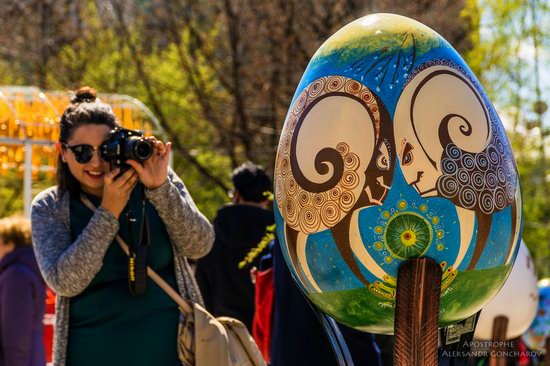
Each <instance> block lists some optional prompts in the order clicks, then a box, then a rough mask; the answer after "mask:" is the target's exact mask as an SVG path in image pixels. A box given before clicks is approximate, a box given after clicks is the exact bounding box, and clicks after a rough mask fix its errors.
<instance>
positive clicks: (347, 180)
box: [341, 170, 359, 190]
mask: <svg viewBox="0 0 550 366" xmlns="http://www.w3.org/2000/svg"><path fill="white" fill-rule="evenodd" d="M341 184H342V188H344V189H349V190H351V189H354V188H355V187H357V186H358V185H359V174H357V173H356V172H354V171H351V170H348V171H346V172H344V176H343V178H342V182H341Z"/></svg>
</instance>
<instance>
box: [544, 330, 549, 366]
mask: <svg viewBox="0 0 550 366" xmlns="http://www.w3.org/2000/svg"><path fill="white" fill-rule="evenodd" d="M544 364H545V365H549V366H550V337H546V355H545V356H544Z"/></svg>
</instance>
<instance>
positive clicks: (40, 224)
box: [31, 171, 214, 366]
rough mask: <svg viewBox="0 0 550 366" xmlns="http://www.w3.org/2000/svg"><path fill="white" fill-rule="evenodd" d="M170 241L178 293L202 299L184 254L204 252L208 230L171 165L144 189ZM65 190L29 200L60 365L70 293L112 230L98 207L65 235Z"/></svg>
mask: <svg viewBox="0 0 550 366" xmlns="http://www.w3.org/2000/svg"><path fill="white" fill-rule="evenodd" d="M145 195H146V197H147V199H148V200H149V202H151V204H152V205H153V206H154V207H155V209H156V210H157V212H158V214H159V216H160V218H161V219H162V221H163V223H164V225H165V227H166V230H167V231H168V234H169V236H170V239H171V241H172V249H173V252H174V267H175V272H176V279H177V283H178V291H179V293H180V294H181V295H182V296H183V297H184V298H185V299H188V300H191V301H195V302H199V303H202V298H201V295H200V291H199V290H198V287H197V285H196V282H195V278H194V276H193V272H192V270H191V268H190V266H189V263H188V262H187V259H186V257H187V258H193V259H195V258H200V257H203V256H205V255H206V254H207V253H208V252H209V251H210V249H211V248H212V243H213V241H214V231H213V229H212V226H211V225H210V223H209V222H208V220H207V219H206V218H205V217H204V216H203V215H202V214H201V213H200V211H199V210H198V209H197V207H196V206H195V203H194V202H193V200H192V198H191V196H190V195H189V193H188V192H187V189H186V188H185V185H184V184H183V182H182V181H181V180H180V179H179V177H178V176H177V175H176V174H175V173H173V172H172V171H170V172H169V174H168V180H167V181H166V182H165V183H164V184H163V185H162V186H160V187H159V188H157V189H154V190H146V193H145ZM69 204H70V198H69V194H68V193H65V194H63V195H61V194H60V192H59V190H58V188H57V187H51V188H48V189H46V190H44V191H42V192H41V193H39V194H38V195H37V196H36V197H35V199H34V200H33V203H32V208H31V219H32V238H33V245H34V251H35V253H36V259H37V261H38V265H39V267H40V271H41V272H42V275H43V276H44V279H45V280H46V283H47V284H48V286H50V288H52V289H53V290H54V291H55V292H56V293H57V302H56V309H55V311H56V321H55V335H54V365H55V366H64V365H65V355H66V348H67V341H68V332H69V305H70V298H71V297H73V296H76V295H78V294H80V293H81V292H82V291H84V290H85V289H86V287H87V286H88V285H89V284H90V282H91V281H92V280H93V278H94V277H95V275H96V274H97V273H98V272H99V270H100V269H101V267H102V265H103V257H104V256H105V253H106V252H107V249H108V248H109V246H110V245H111V242H112V241H113V240H114V237H115V235H116V234H117V232H118V228H119V224H118V220H117V219H116V218H115V216H114V215H113V214H111V213H110V212H109V211H107V210H105V209H103V208H101V207H100V208H98V209H97V210H96V212H95V213H94V215H93V216H92V218H91V219H90V222H89V223H88V225H87V226H86V228H85V229H84V230H83V231H82V233H81V234H80V235H79V236H78V238H77V239H76V241H74V242H72V240H71V227H70V212H69V207H70V205H69Z"/></svg>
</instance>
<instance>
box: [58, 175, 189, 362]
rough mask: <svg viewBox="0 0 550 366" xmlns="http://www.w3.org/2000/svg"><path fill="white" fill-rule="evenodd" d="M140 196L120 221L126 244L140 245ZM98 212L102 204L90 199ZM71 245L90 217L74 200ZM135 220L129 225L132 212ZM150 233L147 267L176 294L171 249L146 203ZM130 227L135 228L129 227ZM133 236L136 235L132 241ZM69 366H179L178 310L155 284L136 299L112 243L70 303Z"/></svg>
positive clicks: (125, 266)
mask: <svg viewBox="0 0 550 366" xmlns="http://www.w3.org/2000/svg"><path fill="white" fill-rule="evenodd" d="M142 191H143V189H142V188H141V187H140V186H138V187H137V188H136V189H134V191H133V192H132V195H131V197H130V200H129V202H128V204H127V205H126V208H125V209H124V211H123V212H122V214H121V215H120V218H119V223H120V229H119V234H120V235H121V236H122V238H123V239H124V240H125V241H126V242H127V243H128V244H131V243H132V242H133V243H138V242H139V236H140V233H139V229H138V227H139V223H140V222H141V220H142V217H141V216H142V201H141V197H142ZM89 198H90V200H91V201H92V202H93V203H94V204H95V205H96V206H97V205H99V203H100V200H99V199H98V198H96V197H89ZM70 209H71V233H72V235H73V240H75V239H76V238H77V237H78V235H79V234H80V233H81V232H82V231H83V230H84V228H85V227H86V225H87V224H88V222H89V220H90V218H91V217H92V212H91V211H90V210H89V209H88V208H87V207H85V206H84V205H83V204H82V203H81V202H80V201H79V200H74V199H73V200H71V206H70ZM129 210H131V212H130V215H131V216H133V217H134V218H136V219H137V224H136V223H133V224H131V223H129V220H128V216H127V214H128V212H129ZM145 211H146V213H147V215H148V220H149V227H150V232H151V235H150V236H151V240H150V246H149V250H148V255H147V263H148V265H149V266H150V267H152V268H153V269H154V270H155V271H156V272H157V273H158V274H159V275H160V276H161V277H162V278H163V279H164V280H165V281H166V282H168V283H169V284H170V285H171V286H172V287H173V288H177V286H176V277H175V273H174V261H173V253H172V245H171V242H170V238H169V236H168V233H167V232H166V228H165V227H164V224H163V223H162V221H161V219H160V217H159V216H158V214H157V212H156V210H155V208H154V207H153V206H152V205H151V204H150V203H148V202H147V203H146V205H145ZM130 225H131V226H130ZM130 230H131V231H132V235H130ZM69 308H70V315H69V341H68V349H67V366H88V365H89V366H97V365H102V366H111V365H112V366H125V365H128V366H130V365H132V366H159V365H162V366H179V365H181V363H180V361H179V359H178V355H177V342H176V341H177V327H178V317H179V311H178V309H177V305H176V304H175V303H174V301H173V300H172V299H170V298H169V297H168V296H167V295H166V294H165V292H164V291H163V290H162V289H161V288H160V287H159V286H157V285H156V284H155V283H154V282H153V281H151V280H150V279H148V282H147V291H146V292H145V294H143V295H140V296H136V297H134V296H132V295H131V294H130V291H129V287H128V257H127V256H126V254H124V252H123V251H122V249H120V247H119V245H118V243H117V242H116V241H113V242H112V243H111V246H110V247H109V249H108V250H107V253H106V254H105V258H104V260H103V266H102V267H101V270H100V271H99V272H98V274H97V275H96V276H95V278H94V279H93V280H92V282H91V283H90V285H89V286H88V287H87V288H86V290H85V291H83V292H82V293H81V294H79V295H77V296H75V297H72V298H71V299H70V307H69Z"/></svg>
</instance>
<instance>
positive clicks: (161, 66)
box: [0, 0, 476, 217]
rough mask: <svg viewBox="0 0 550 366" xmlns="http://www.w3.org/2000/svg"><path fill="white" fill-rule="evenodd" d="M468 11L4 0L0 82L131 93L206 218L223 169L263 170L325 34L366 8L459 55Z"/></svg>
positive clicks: (394, 5) (398, 5)
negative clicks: (168, 146) (408, 21)
mask: <svg viewBox="0 0 550 366" xmlns="http://www.w3.org/2000/svg"><path fill="white" fill-rule="evenodd" d="M466 5H467V3H466V2H465V1H464V0H460V1H452V0H438V1H420V2H410V1H403V0H398V1H376V2H375V1H370V0H274V1H260V0H239V1H237V0H209V1H206V0H139V1H138V0H122V1H119V0H117V1H115V0H62V1H56V2H54V1H53V0H27V1H24V2H23V1H16V0H9V1H8V2H7V3H6V4H5V6H3V7H2V9H0V16H2V19H7V20H8V21H7V22H6V24H5V26H6V27H9V28H10V29H12V30H13V31H14V32H13V33H11V32H10V34H4V35H3V36H0V78H1V79H0V81H2V82H8V83H25V84H34V85H38V86H41V87H46V88H52V89H66V88H68V89H74V88H77V87H78V86H81V85H83V84H90V85H92V86H94V87H96V88H97V89H98V90H99V91H100V92H115V93H124V94H129V95H132V96H134V97H137V98H139V99H140V100H142V101H143V102H144V103H145V104H146V105H148V106H149V107H150V108H151V109H152V110H153V112H154V113H155V114H156V116H157V118H159V120H160V121H161V124H162V125H163V127H164V129H165V130H166V132H167V134H168V139H170V140H171V141H173V143H174V148H175V152H176V154H175V168H176V169H177V171H178V173H180V174H182V175H183V176H184V177H185V181H186V183H187V185H188V186H189V189H190V190H191V192H192V194H193V197H195V199H196V200H197V202H198V204H199V206H200V207H201V209H203V210H204V211H205V212H206V213H207V214H208V216H210V217H212V216H213V214H214V213H215V209H216V207H218V206H219V205H220V204H221V203H223V202H224V201H225V200H226V191H227V188H228V186H229V173H230V170H231V168H232V167H235V166H237V165H238V164H239V163H241V162H242V161H244V160H252V161H255V162H258V163H261V164H263V165H264V166H266V168H268V169H271V168H272V167H273V163H274V159H275V150H276V146H277V144H278V138H279V132H280V130H281V128H282V124H283V123H284V119H285V115H286V112H287V109H288V105H289V103H290V100H291V99H292V96H293V93H294V91H295V88H296V86H297V85H298V82H299V80H300V78H301V75H302V72H303V71H304V69H305V67H306V65H307V63H308V62H309V60H310V58H311V56H312V55H313V54H314V52H315V51H316V50H317V48H318V47H319V46H320V45H321V43H322V42H324V41H325V40H326V39H327V38H328V37H329V36H330V35H331V34H333V33H334V32H335V31H337V30H338V29H339V28H341V27H342V26H343V25H345V24H346V23H348V22H350V21H352V20H353V19H356V18H358V17H360V16H363V15H366V14H368V13H371V12H396V13H400V14H403V15H406V16H409V17H412V18H415V19H418V20H419V21H422V22H424V23H426V24H427V25H429V26H431V27H433V28H434V29H436V30H437V31H439V32H441V33H442V35H443V36H445V37H446V38H447V39H448V40H449V41H450V42H451V43H452V44H453V45H455V46H456V47H457V49H459V50H460V51H462V52H467V51H468V50H469V49H470V48H471V47H472V40H471V38H469V37H468V35H469V32H470V30H471V29H474V28H475V26H476V23H475V17H474V19H473V20H472V18H471V14H470V12H465V9H466ZM461 12H463V16H457V15H458V14H460V13H461ZM31 25H34V26H31ZM11 34H15V36H14V37H10V36H11ZM11 38H14V39H11ZM29 45H32V47H29Z"/></svg>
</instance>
